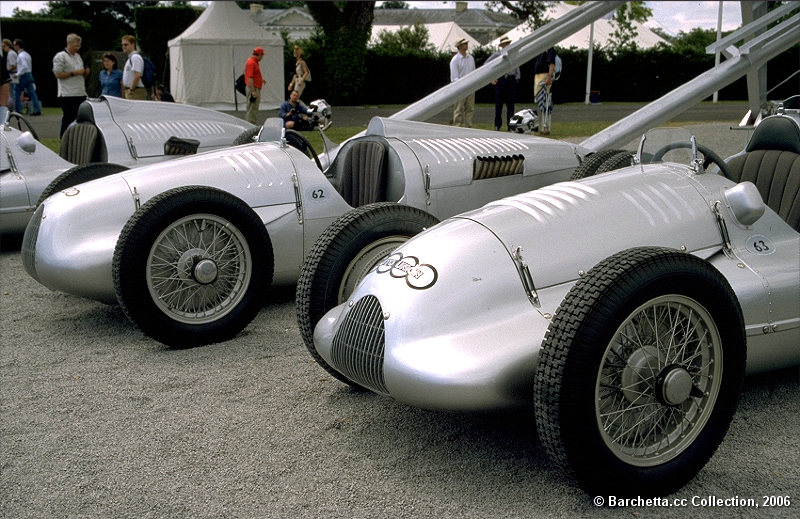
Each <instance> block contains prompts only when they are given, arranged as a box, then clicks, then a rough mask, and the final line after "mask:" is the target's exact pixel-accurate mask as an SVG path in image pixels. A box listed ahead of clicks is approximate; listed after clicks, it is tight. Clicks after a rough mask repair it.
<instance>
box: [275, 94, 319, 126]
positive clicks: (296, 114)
mask: <svg viewBox="0 0 800 519" xmlns="http://www.w3.org/2000/svg"><path fill="white" fill-rule="evenodd" d="M310 114H311V111H310V110H309V109H308V107H306V105H304V104H303V103H301V102H300V94H299V93H298V92H297V90H292V93H291V94H289V100H288V101H284V102H283V104H281V109H280V112H279V114H278V115H279V117H280V118H281V119H282V120H283V126H284V128H289V129H293V130H310V129H311V122H310V121H309V120H308V116H309V115H310Z"/></svg>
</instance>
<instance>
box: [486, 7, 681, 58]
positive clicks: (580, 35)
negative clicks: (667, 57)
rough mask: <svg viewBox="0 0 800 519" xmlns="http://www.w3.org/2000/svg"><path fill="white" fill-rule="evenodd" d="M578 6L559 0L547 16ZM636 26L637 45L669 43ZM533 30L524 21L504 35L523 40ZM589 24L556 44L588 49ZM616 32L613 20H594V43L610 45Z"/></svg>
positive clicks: (492, 43)
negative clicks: (612, 35)
mask: <svg viewBox="0 0 800 519" xmlns="http://www.w3.org/2000/svg"><path fill="white" fill-rule="evenodd" d="M577 7H578V6H576V5H569V4H565V3H564V2H558V3H557V4H554V5H553V6H552V7H550V8H549V9H548V10H547V16H548V17H549V18H551V19H553V20H556V19H558V18H560V17H562V16H564V15H565V14H567V13H568V12H570V11H572V10H573V9H577ZM632 23H633V26H634V28H635V29H636V31H637V32H638V33H639V34H638V35H637V36H636V45H638V46H639V48H641V49H649V48H650V47H655V46H656V45H657V44H658V43H662V42H663V43H667V41H666V40H664V38H662V37H661V36H659V35H658V34H656V33H654V32H653V31H651V30H650V29H649V28H647V27H646V26H645V25H643V24H641V23H639V22H632ZM531 32H533V29H531V28H530V27H529V26H528V24H527V23H523V24H520V25H518V26H517V27H515V28H513V29H511V30H510V31H508V32H507V33H505V34H504V35H503V36H508V37H509V38H510V39H511V41H512V42H515V41H517V40H521V39H522V38H524V37H525V36H527V35H528V34H530V33H531ZM589 32H590V28H589V26H586V27H584V28H583V29H581V30H579V31H578V32H576V33H575V34H573V35H572V36H570V37H568V38H567V39H565V40H563V41H560V42H558V43H557V44H556V45H557V46H559V47H563V48H565V49H568V48H570V47H577V48H578V49H588V48H589ZM613 32H614V26H613V25H611V20H607V19H605V18H601V19H599V20H597V21H595V22H594V44H595V46H597V47H601V48H602V47H605V46H606V45H608V43H609V40H610V38H611V34H612V33H613ZM499 42H500V38H497V39H496V40H493V41H492V42H491V44H490V45H491V46H492V47H493V48H496V47H497V46H498V43H499Z"/></svg>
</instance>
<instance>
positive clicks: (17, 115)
mask: <svg viewBox="0 0 800 519" xmlns="http://www.w3.org/2000/svg"><path fill="white" fill-rule="evenodd" d="M12 119H16V120H17V129H18V130H19V131H25V130H27V131H29V132H31V135H33V138H34V139H36V140H37V141H38V140H39V134H38V133H36V130H34V129H33V125H32V124H31V122H30V121H29V120H27V119H26V118H25V117H23V116H22V114H20V113H19V112H10V113H9V114H8V122H9V123H11V120H12ZM23 126H25V130H23V129H22V127H23Z"/></svg>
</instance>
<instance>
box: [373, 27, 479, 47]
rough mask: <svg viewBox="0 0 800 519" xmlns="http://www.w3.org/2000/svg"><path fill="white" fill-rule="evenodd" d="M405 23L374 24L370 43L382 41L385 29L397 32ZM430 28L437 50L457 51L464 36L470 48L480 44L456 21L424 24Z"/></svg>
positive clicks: (430, 38) (432, 40)
mask: <svg viewBox="0 0 800 519" xmlns="http://www.w3.org/2000/svg"><path fill="white" fill-rule="evenodd" d="M402 27H405V26H404V25H373V26H372V36H371V37H370V40H369V43H370V45H375V44H376V43H378V42H379V41H380V33H381V32H383V31H388V32H397V31H398V30H400V28H402ZM424 27H425V28H426V29H428V41H429V42H430V43H431V45H433V47H434V48H435V49H436V51H437V52H455V51H456V47H455V43H456V42H457V41H458V40H460V39H462V38H464V39H466V40H467V42H468V43H469V47H470V48H475V47H477V46H478V45H479V43H478V41H477V40H476V39H475V38H473V37H472V36H470V35H469V33H467V31H465V30H464V29H462V28H461V27H459V26H458V24H457V23H455V22H443V23H427V24H425V25H424Z"/></svg>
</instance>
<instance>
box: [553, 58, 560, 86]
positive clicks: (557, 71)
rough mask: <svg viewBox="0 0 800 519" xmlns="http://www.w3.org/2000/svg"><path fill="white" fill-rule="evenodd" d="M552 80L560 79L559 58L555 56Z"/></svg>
mask: <svg viewBox="0 0 800 519" xmlns="http://www.w3.org/2000/svg"><path fill="white" fill-rule="evenodd" d="M553 72H554V73H553V79H554V80H555V79H558V78H560V77H561V56H559V55H558V54H556V68H555V70H554V71H553Z"/></svg>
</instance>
